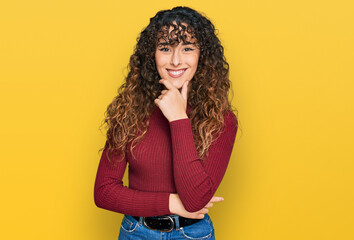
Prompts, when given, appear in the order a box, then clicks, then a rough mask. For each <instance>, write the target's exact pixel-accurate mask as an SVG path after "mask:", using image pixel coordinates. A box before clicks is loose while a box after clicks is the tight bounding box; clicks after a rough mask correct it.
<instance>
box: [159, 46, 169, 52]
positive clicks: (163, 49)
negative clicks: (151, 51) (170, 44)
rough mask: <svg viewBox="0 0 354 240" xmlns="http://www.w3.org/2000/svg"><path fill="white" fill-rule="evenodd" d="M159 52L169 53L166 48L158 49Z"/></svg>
mask: <svg viewBox="0 0 354 240" xmlns="http://www.w3.org/2000/svg"><path fill="white" fill-rule="evenodd" d="M159 50H160V51H161V52H167V51H169V49H168V48H166V47H164V48H160V49H159Z"/></svg>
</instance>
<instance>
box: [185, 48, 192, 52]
mask: <svg viewBox="0 0 354 240" xmlns="http://www.w3.org/2000/svg"><path fill="white" fill-rule="evenodd" d="M193 50H194V49H193V48H185V49H184V51H186V52H189V51H193Z"/></svg>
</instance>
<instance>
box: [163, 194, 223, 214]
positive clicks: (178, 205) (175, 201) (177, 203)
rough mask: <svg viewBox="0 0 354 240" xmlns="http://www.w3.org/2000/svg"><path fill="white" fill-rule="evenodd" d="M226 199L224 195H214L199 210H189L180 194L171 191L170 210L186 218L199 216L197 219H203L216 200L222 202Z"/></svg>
mask: <svg viewBox="0 0 354 240" xmlns="http://www.w3.org/2000/svg"><path fill="white" fill-rule="evenodd" d="M222 201H224V199H223V198H222V197H216V196H213V197H212V198H211V199H210V201H209V202H208V203H207V204H206V205H205V207H204V208H202V209H200V210H199V211H197V212H188V211H187V210H186V209H185V208H184V206H183V204H182V201H181V199H180V198H179V196H178V194H176V193H171V194H170V204H169V207H170V212H171V213H172V214H177V215H179V216H182V217H185V218H197V219H203V218H204V215H205V214H206V213H208V212H209V209H208V208H211V207H212V206H213V205H214V204H213V203H214V202H222Z"/></svg>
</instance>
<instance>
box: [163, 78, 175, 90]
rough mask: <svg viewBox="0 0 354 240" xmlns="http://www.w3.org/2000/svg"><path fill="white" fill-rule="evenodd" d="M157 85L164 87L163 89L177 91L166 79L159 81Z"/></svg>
mask: <svg viewBox="0 0 354 240" xmlns="http://www.w3.org/2000/svg"><path fill="white" fill-rule="evenodd" d="M159 83H161V84H163V85H165V87H166V88H167V89H170V90H172V89H177V88H176V87H175V86H173V85H172V83H170V81H168V80H167V79H160V81H159Z"/></svg>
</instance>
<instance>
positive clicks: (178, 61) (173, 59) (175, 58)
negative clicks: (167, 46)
mask: <svg viewBox="0 0 354 240" xmlns="http://www.w3.org/2000/svg"><path fill="white" fill-rule="evenodd" d="M180 64H181V56H180V55H179V52H178V51H173V53H172V57H171V65H174V66H178V65H180Z"/></svg>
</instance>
